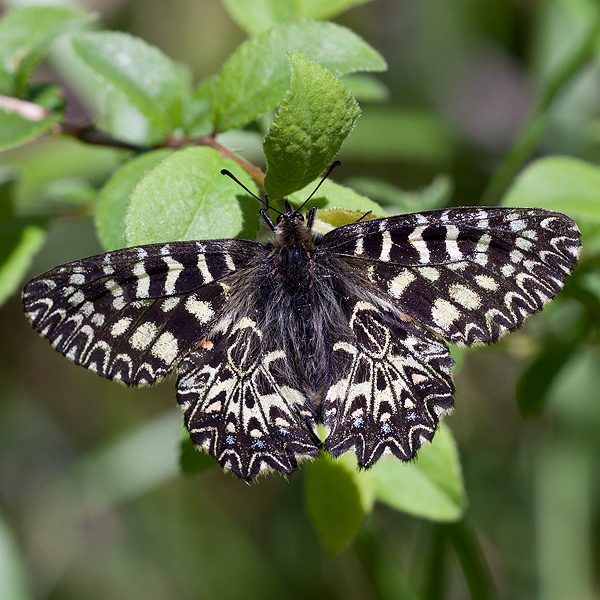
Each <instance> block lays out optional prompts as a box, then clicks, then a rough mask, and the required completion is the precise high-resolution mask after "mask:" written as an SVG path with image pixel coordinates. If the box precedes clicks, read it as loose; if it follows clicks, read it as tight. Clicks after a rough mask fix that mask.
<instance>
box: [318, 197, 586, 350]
mask: <svg viewBox="0 0 600 600" xmlns="http://www.w3.org/2000/svg"><path fill="white" fill-rule="evenodd" d="M320 248H321V249H322V250H323V251H326V252H334V253H335V254H336V255H338V256H341V257H345V258H346V259H347V262H348V265H349V268H352V269H358V270H361V271H364V273H365V274H367V277H368V279H369V282H370V283H372V284H373V285H374V286H375V287H376V288H377V289H378V290H380V291H381V292H383V293H384V294H385V297H386V298H387V299H388V300H389V301H390V302H391V303H393V304H394V306H396V307H397V309H398V310H399V311H400V312H402V313H404V314H406V315H408V316H410V317H411V318H413V319H415V320H416V321H418V322H419V323H421V324H423V325H424V326H426V327H427V328H428V329H431V330H432V331H434V332H435V333H437V334H438V335H440V336H441V337H443V338H444V339H446V340H448V341H451V342H453V343H459V344H475V343H482V342H483V343H485V342H490V341H493V340H495V339H497V338H498V337H499V336H500V335H502V334H503V333H505V332H506V331H508V330H510V329H513V328H514V327H517V326H518V325H520V324H521V323H522V322H523V320H524V319H525V318H526V317H527V316H528V315H529V314H531V313H533V312H535V311H536V310H538V309H539V308H541V307H542V306H543V305H544V304H545V303H546V302H547V301H548V300H550V299H551V298H552V297H553V296H554V295H555V294H556V293H557V292H558V291H560V289H561V288H562V285H563V281H564V278H565V276H566V275H567V274H568V273H569V272H570V271H571V270H572V269H573V267H574V266H575V263H576V261H577V257H578V255H579V249H580V242H579V231H578V229H577V226H576V225H575V223H574V222H573V221H572V220H571V219H569V218H568V217H566V216H564V215H561V214H559V213H553V212H550V211H545V210H541V209H529V208H524V209H520V208H513V209H504V208H460V209H448V210H438V211H428V212H423V213H413V214H408V215H399V216H397V217H390V218H388V219H379V220H374V221H368V222H364V223H363V222H360V223H353V224H350V225H346V226H344V227H339V228H337V229H335V230H333V231H332V232H330V233H328V234H327V235H326V236H325V237H324V238H323V240H322V244H321V246H320ZM361 263H362V265H361Z"/></svg>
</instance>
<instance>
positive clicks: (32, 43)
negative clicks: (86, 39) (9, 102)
mask: <svg viewBox="0 0 600 600" xmlns="http://www.w3.org/2000/svg"><path fill="white" fill-rule="evenodd" d="M89 20H90V17H89V16H88V15H86V14H84V13H82V12H80V11H76V10H72V9H69V8H59V7H53V6H28V7H24V8H19V9H16V10H11V11H9V12H8V13H7V14H6V15H4V17H3V18H2V19H1V20H0V94H4V95H6V96H17V97H21V96H22V95H23V92H24V89H25V85H26V83H27V80H28V79H29V77H30V75H31V73H32V71H33V69H34V68H35V66H36V65H37V63H38V62H39V61H40V60H41V59H42V58H43V56H44V54H45V52H46V51H47V50H48V48H49V47H50V44H51V43H52V42H53V41H54V39H55V38H56V37H57V36H58V35H60V34H61V33H64V32H65V31H67V30H68V29H74V28H75V27H77V26H82V25H83V24H84V23H86V22H87V21H89Z"/></svg>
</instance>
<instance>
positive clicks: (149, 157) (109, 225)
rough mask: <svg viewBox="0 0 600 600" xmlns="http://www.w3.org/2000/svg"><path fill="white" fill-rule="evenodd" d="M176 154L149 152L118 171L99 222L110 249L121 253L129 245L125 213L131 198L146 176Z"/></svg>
mask: <svg viewBox="0 0 600 600" xmlns="http://www.w3.org/2000/svg"><path fill="white" fill-rule="evenodd" d="M172 153H173V150H171V149H169V148H161V149H160V150H154V151H153V152H146V153H144V154H142V155H140V156H138V157H137V158H134V159H133V160H131V161H130V162H128V163H126V164H124V165H123V166H122V167H121V168H120V169H117V170H116V171H115V172H114V173H113V175H112V177H111V178H110V179H109V180H108V181H107V182H106V185H105V186H104V187H103V188H102V191H101V192H100V198H99V200H98V207H97V209H96V215H95V223H96V231H97V232H98V238H99V239H100V241H101V242H102V245H103V246H104V248H106V250H118V249H119V248H123V247H124V246H125V245H126V242H125V223H124V219H125V213H126V212H127V207H128V205H129V197H130V195H131V192H132V191H133V189H134V187H135V186H136V185H137V184H138V182H139V181H140V179H141V178H142V177H143V176H144V174H145V173H146V172H147V171H149V170H150V169H152V168H154V167H155V166H156V165H157V164H158V163H160V162H161V161H162V160H163V159H164V158H166V157H167V156H169V155H170V154H172Z"/></svg>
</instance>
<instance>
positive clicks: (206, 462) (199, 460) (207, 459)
mask: <svg viewBox="0 0 600 600" xmlns="http://www.w3.org/2000/svg"><path fill="white" fill-rule="evenodd" d="M184 435H185V437H184V438H183V439H182V440H181V448H180V454H179V470H180V471H181V474H182V475H187V476H190V477H191V476H192V475H199V474H200V473H203V472H204V471H208V470H209V469H214V468H215V467H218V466H219V463H218V462H217V460H216V459H215V458H213V457H212V456H211V455H210V454H208V452H206V451H204V450H202V449H201V448H198V447H197V446H196V445H195V444H194V443H193V442H192V440H190V435H189V433H188V432H187V431H185V433H184Z"/></svg>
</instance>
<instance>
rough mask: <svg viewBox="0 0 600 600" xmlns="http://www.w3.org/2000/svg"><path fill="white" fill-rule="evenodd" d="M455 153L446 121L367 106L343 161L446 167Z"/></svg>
mask: <svg viewBox="0 0 600 600" xmlns="http://www.w3.org/2000/svg"><path fill="white" fill-rule="evenodd" d="M453 153H454V138H453V135H452V130H451V127H450V125H449V123H448V122H447V121H445V120H444V119H443V118H441V117H440V116H439V115H437V114H435V113H433V112H428V111H424V110H412V109H399V108H393V107H382V106H367V107H363V114H362V117H361V118H360V120H359V121H358V123H357V124H356V128H355V129H354V131H353V132H352V135H351V136H350V137H349V138H348V140H347V141H346V143H345V144H344V147H343V148H342V151H341V153H340V158H341V160H345V159H352V160H366V161H377V162H381V161H388V162H396V161H398V160H405V161H412V162H423V163H446V162H449V161H450V159H451V158H452V155H453Z"/></svg>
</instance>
